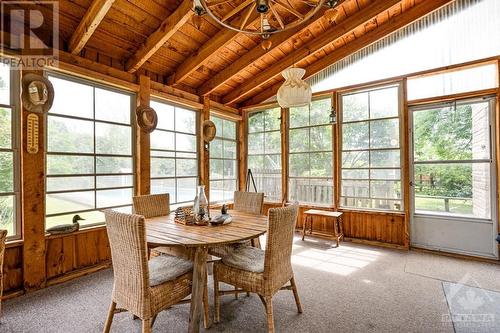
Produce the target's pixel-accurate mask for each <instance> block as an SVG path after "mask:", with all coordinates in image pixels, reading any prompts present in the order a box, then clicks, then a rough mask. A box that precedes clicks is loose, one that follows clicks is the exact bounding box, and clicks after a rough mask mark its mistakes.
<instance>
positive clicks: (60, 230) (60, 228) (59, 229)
mask: <svg viewBox="0 0 500 333" xmlns="http://www.w3.org/2000/svg"><path fill="white" fill-rule="evenodd" d="M84 220H85V219H83V218H81V217H80V215H75V216H73V223H72V224H60V225H56V226H53V227H52V228H48V229H47V232H48V233H49V234H51V235H56V234H69V233H72V232H75V231H78V230H79V229H80V223H78V221H84Z"/></svg>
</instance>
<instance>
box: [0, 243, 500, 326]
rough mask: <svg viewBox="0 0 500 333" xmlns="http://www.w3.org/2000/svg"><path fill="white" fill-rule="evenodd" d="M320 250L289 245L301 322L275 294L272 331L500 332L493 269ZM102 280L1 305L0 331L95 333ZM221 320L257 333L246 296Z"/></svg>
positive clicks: (101, 316)
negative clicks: (299, 300) (299, 303)
mask: <svg viewBox="0 0 500 333" xmlns="http://www.w3.org/2000/svg"><path fill="white" fill-rule="evenodd" d="M330 245H331V243H329V242H325V241H316V240H314V239H311V240H308V241H307V240H306V242H302V241H301V240H300V239H299V238H296V239H295V242H294V255H293V259H292V261H293V264H294V270H295V275H296V280H297V284H298V287H299V293H300V297H301V301H302V304H303V308H304V313H303V314H300V315H299V314H297V312H296V307H295V303H294V300H293V296H292V293H291V292H287V291H282V292H280V293H279V294H278V295H277V296H276V297H275V298H274V299H273V305H274V311H275V324H276V330H277V331H278V332H454V331H455V332H460V333H463V332H464V333H465V332H499V331H500V323H499V322H500V311H498V306H496V307H495V306H494V304H499V301H500V294H499V293H497V292H496V291H498V290H500V289H498V288H497V286H500V285H499V283H498V281H499V279H498V277H500V274H499V273H500V271H499V270H500V266H497V265H491V264H484V263H476V262H470V261H463V260H459V259H453V258H447V257H441V256H436V255H430V254H422V253H417V252H409V253H408V252H403V251H397V250H389V249H383V248H376V247H368V246H363V245H357V244H352V243H343V244H342V245H341V246H340V248H331V247H330ZM112 280H113V273H112V271H111V270H105V271H101V272H98V273H95V274H92V275H89V276H85V277H83V278H80V279H78V280H74V281H70V282H68V283H65V284H62V285H58V286H54V287H50V288H47V289H44V290H40V291H38V292H34V293H31V294H28V295H25V296H22V297H19V298H16V299H13V300H10V301H7V302H5V303H4V306H3V309H4V313H3V317H2V319H1V324H0V332H36V333H43V332H50V333H58V332H61V333H69V332H101V331H102V328H103V324H104V320H105V317H106V313H107V309H108V306H109V301H110V293H111V289H112ZM210 288H212V285H210ZM483 288H484V289H483ZM210 296H211V295H210ZM210 300H211V302H212V297H210ZM450 309H451V310H450ZM212 311H213V309H212V308H211V312H212ZM188 315H189V306H188V305H180V306H175V307H173V308H172V309H170V310H168V311H164V312H162V313H161V314H160V315H159V316H158V319H157V320H156V323H155V326H154V328H153V332H185V331H186V330H187V324H188ZM221 319H222V321H221V323H219V324H217V325H212V327H211V328H210V330H209V331H210V332H217V331H225V332H266V330H267V328H266V319H265V312H264V308H263V306H262V303H261V302H260V300H259V298H258V297H257V296H256V295H252V296H251V297H245V296H240V298H239V299H238V300H236V299H234V297H232V296H226V297H224V298H223V299H222V318H221ZM111 331H112V332H139V331H140V322H139V321H133V320H132V319H131V316H130V314H128V313H121V314H117V315H116V316H115V320H114V322H113V326H112V330H111Z"/></svg>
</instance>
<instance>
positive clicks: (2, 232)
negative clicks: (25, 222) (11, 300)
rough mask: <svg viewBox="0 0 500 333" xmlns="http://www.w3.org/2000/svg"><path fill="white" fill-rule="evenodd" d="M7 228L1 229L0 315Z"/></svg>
mask: <svg viewBox="0 0 500 333" xmlns="http://www.w3.org/2000/svg"><path fill="white" fill-rule="evenodd" d="M6 239H7V230H0V317H2V295H3V258H4V255H5V240H6Z"/></svg>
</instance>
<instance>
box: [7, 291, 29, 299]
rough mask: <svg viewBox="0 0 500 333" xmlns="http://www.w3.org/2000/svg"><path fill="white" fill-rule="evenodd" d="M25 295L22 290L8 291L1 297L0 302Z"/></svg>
mask: <svg viewBox="0 0 500 333" xmlns="http://www.w3.org/2000/svg"><path fill="white" fill-rule="evenodd" d="M24 294H25V291H24V290H10V291H7V292H5V293H4V294H3V295H2V301H6V300H8V299H11V298H16V297H19V296H22V295H24Z"/></svg>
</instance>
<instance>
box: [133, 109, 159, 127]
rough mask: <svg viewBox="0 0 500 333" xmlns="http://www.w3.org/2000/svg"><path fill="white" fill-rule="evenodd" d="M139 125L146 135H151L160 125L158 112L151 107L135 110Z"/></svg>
mask: <svg viewBox="0 0 500 333" xmlns="http://www.w3.org/2000/svg"><path fill="white" fill-rule="evenodd" d="M135 115H136V117H137V124H138V125H139V127H140V128H141V129H142V130H143V131H144V132H146V133H151V132H153V131H154V130H155V129H156V126H157V125H158V115H157V114H156V111H155V110H154V109H153V108H152V107H149V106H145V105H139V106H138V107H137V109H136V110H135Z"/></svg>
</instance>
